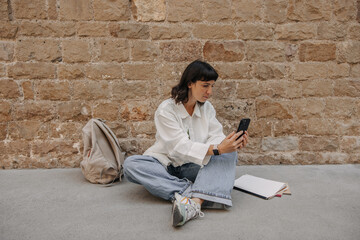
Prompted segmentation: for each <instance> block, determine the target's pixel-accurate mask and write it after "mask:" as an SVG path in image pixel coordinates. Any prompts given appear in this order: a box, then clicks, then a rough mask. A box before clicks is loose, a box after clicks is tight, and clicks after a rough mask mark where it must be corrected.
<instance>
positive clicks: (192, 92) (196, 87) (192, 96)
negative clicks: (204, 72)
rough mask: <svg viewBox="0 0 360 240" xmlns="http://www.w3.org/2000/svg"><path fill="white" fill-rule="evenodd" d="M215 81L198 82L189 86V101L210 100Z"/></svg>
mask: <svg viewBox="0 0 360 240" xmlns="http://www.w3.org/2000/svg"><path fill="white" fill-rule="evenodd" d="M214 85H215V80H211V81H200V80H199V81H196V82H195V83H191V84H190V85H189V100H190V101H191V100H195V101H199V102H205V101H206V100H208V99H209V98H210V97H211V95H212V91H213V87H214Z"/></svg>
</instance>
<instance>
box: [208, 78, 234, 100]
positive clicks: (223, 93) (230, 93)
mask: <svg viewBox="0 0 360 240" xmlns="http://www.w3.org/2000/svg"><path fill="white" fill-rule="evenodd" d="M235 93H236V82H234V81H219V82H216V83H215V87H214V88H213V91H212V94H213V97H214V98H215V99H226V98H233V97H234V96H235Z"/></svg>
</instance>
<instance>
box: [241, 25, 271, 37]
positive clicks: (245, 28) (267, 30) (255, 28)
mask: <svg viewBox="0 0 360 240" xmlns="http://www.w3.org/2000/svg"><path fill="white" fill-rule="evenodd" d="M237 32H238V34H239V38H240V39H246V40H272V38H273V36H274V25H272V24H266V25H265V24H254V23H240V24H239V25H237Z"/></svg>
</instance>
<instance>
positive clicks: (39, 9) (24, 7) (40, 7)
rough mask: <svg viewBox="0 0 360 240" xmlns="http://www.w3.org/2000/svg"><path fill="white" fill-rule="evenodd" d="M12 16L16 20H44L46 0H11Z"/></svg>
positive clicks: (45, 16)
mask: <svg viewBox="0 0 360 240" xmlns="http://www.w3.org/2000/svg"><path fill="white" fill-rule="evenodd" d="M11 6H12V10H13V15H14V17H15V18H17V19H46V18H47V13H46V0H13V1H12V3H11Z"/></svg>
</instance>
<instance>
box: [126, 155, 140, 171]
mask: <svg viewBox="0 0 360 240" xmlns="http://www.w3.org/2000/svg"><path fill="white" fill-rule="evenodd" d="M140 157H141V155H132V156H130V157H128V158H126V159H125V161H124V164H123V167H124V174H125V175H127V174H128V173H129V172H131V171H133V170H134V169H137V168H138V163H139V159H140Z"/></svg>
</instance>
